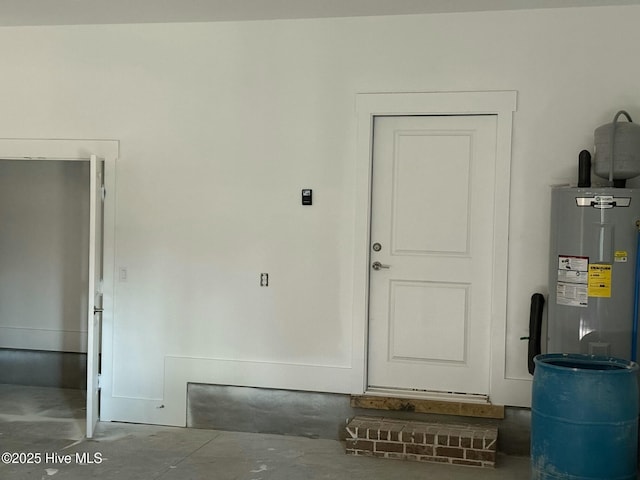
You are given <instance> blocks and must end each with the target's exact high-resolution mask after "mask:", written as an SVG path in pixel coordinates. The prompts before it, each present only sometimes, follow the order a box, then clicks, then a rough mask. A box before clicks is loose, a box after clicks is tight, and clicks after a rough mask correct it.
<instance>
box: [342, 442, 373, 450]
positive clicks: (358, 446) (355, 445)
mask: <svg viewBox="0 0 640 480" xmlns="http://www.w3.org/2000/svg"><path fill="white" fill-rule="evenodd" d="M373 443H374V442H372V441H370V440H351V439H348V440H347V448H351V449H353V450H368V451H370V452H373Z"/></svg>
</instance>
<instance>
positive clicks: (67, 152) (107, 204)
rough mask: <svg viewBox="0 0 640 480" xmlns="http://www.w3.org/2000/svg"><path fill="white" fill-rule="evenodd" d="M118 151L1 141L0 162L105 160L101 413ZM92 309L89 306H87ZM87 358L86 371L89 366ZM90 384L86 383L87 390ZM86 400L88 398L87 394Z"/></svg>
mask: <svg viewBox="0 0 640 480" xmlns="http://www.w3.org/2000/svg"><path fill="white" fill-rule="evenodd" d="M119 151H120V143H119V141H117V140H67V139H55V140H47V139H28V138H0V159H7V160H18V161H31V160H46V161H60V160H63V161H83V162H89V161H90V158H91V156H92V155H95V156H96V157H99V158H101V159H103V160H104V185H105V190H106V196H105V199H104V214H103V221H104V224H103V237H104V238H103V262H104V264H103V285H102V290H103V308H104V312H103V316H102V338H101V354H102V359H101V365H102V373H101V375H100V388H101V392H100V402H101V410H102V411H104V409H105V407H108V399H109V398H110V397H111V390H112V389H111V383H112V368H111V363H112V362H111V359H112V358H113V339H112V332H113V329H112V326H113V320H114V319H113V312H114V308H113V307H114V272H115V210H116V195H115V192H116V188H115V187H116V183H115V182H116V160H117V158H118V155H119ZM89 307H91V305H90V306H89ZM89 363H90V362H89V359H87V368H88V366H89ZM88 388H89V385H88V384H87V389H88ZM87 397H88V395H87Z"/></svg>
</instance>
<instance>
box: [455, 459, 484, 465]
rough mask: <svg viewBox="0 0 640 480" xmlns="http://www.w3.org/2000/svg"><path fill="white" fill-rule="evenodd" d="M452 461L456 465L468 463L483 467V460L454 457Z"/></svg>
mask: <svg viewBox="0 0 640 480" xmlns="http://www.w3.org/2000/svg"><path fill="white" fill-rule="evenodd" d="M451 463H453V464H454V465H467V466H469V467H481V466H482V462H476V461H474V460H460V459H458V458H454V459H452V460H451Z"/></svg>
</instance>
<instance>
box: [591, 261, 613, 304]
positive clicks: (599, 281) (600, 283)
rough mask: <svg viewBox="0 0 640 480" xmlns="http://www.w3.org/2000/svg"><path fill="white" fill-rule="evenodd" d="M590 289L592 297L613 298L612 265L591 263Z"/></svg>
mask: <svg viewBox="0 0 640 480" xmlns="http://www.w3.org/2000/svg"><path fill="white" fill-rule="evenodd" d="M588 291H589V296H590V297H600V298H611V265H609V264H605V263H592V264H589V282H588Z"/></svg>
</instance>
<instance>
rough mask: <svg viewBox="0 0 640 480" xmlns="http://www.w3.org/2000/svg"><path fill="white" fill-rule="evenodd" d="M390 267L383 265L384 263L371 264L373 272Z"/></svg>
mask: <svg viewBox="0 0 640 480" xmlns="http://www.w3.org/2000/svg"><path fill="white" fill-rule="evenodd" d="M390 267H391V265H385V264H384V263H380V262H373V264H372V265H371V268H373V269H374V270H380V269H381V268H390Z"/></svg>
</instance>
